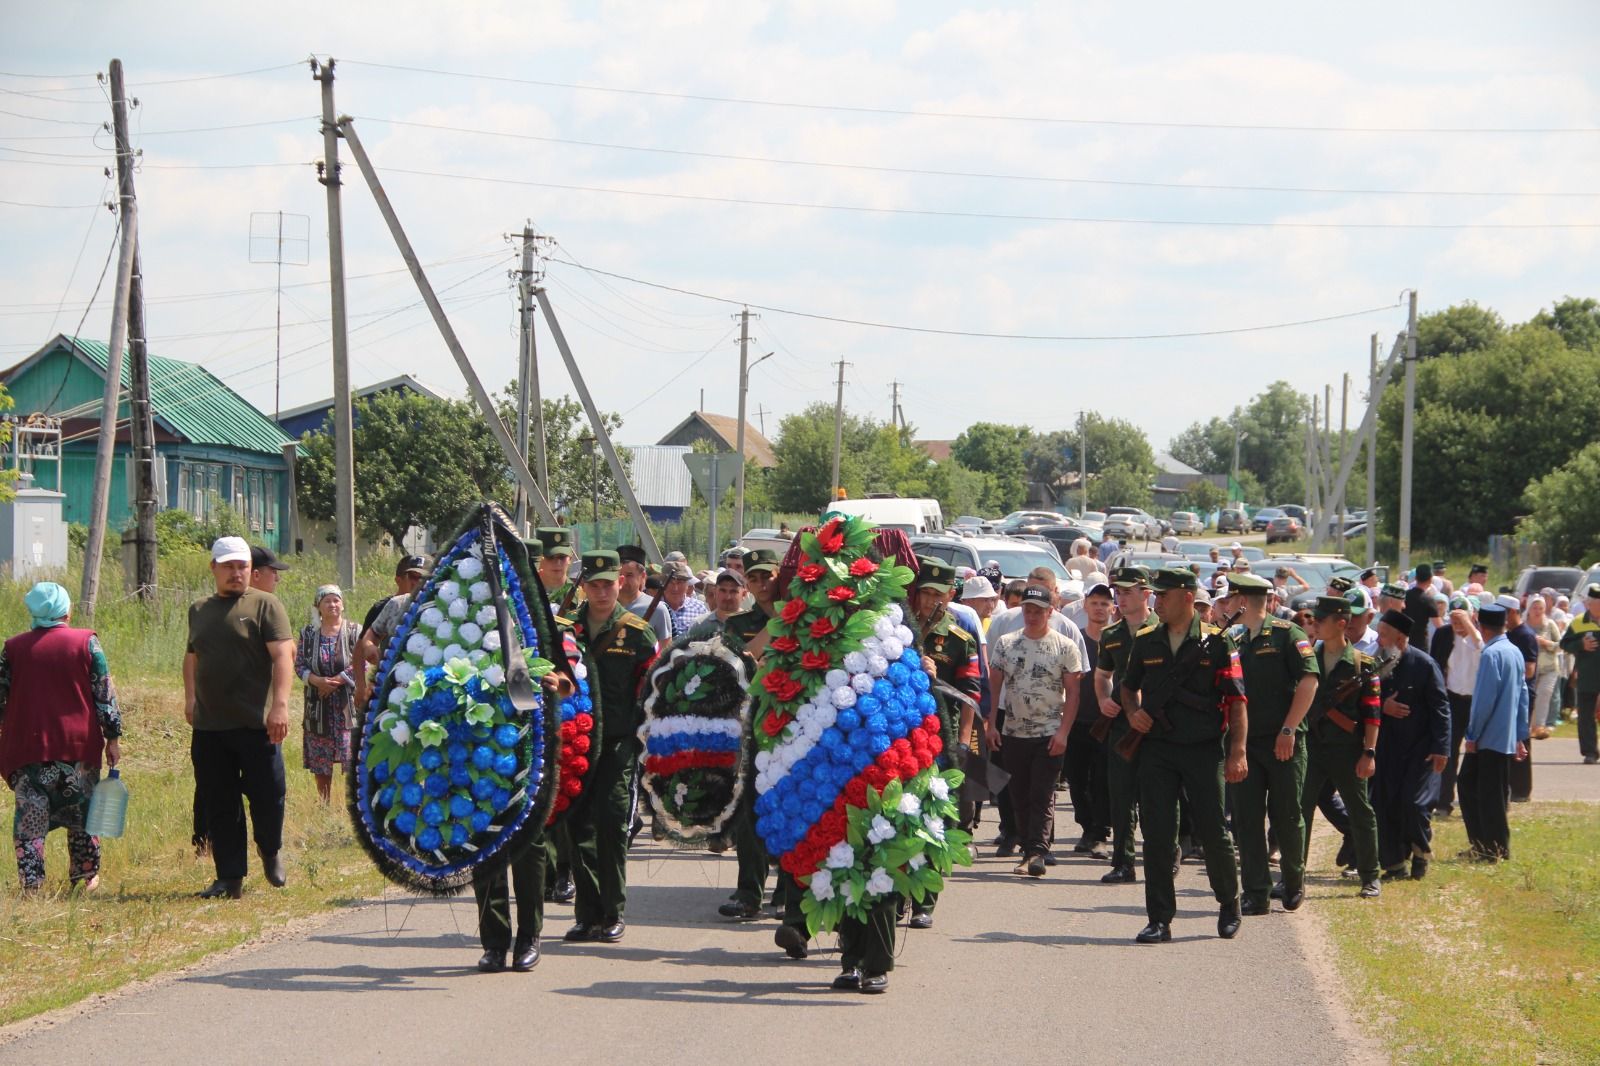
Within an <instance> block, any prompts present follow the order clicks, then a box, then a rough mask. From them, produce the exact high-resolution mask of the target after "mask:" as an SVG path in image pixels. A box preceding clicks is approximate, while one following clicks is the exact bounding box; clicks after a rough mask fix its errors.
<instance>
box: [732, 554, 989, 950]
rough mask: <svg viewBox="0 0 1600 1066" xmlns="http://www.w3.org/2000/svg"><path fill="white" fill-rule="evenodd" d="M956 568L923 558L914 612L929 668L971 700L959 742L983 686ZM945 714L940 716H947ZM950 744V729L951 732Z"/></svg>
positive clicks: (921, 907)
mask: <svg viewBox="0 0 1600 1066" xmlns="http://www.w3.org/2000/svg"><path fill="white" fill-rule="evenodd" d="M745 563H746V565H745V572H746V573H749V570H750V567H749V558H748V556H747V557H746V559H745ZM955 579H956V571H955V567H953V566H951V565H950V564H949V563H947V562H945V561H944V560H942V559H934V558H931V557H929V556H918V557H917V580H916V582H915V583H914V584H913V585H912V586H911V611H912V614H913V615H914V616H915V617H916V620H917V634H918V637H917V639H918V642H919V643H920V645H921V651H922V664H923V668H924V669H926V670H927V671H928V673H930V674H932V675H933V677H934V679H935V680H936V681H942V682H944V683H945V684H946V685H948V686H950V687H951V688H953V689H955V690H956V691H957V692H959V693H961V694H962V695H963V696H966V697H967V699H966V700H963V701H962V702H961V706H960V710H959V712H958V713H957V716H956V717H957V721H958V724H957V726H956V730H955V736H957V737H970V736H971V735H972V722H973V718H974V717H975V715H976V709H977V703H978V692H979V688H980V685H979V681H978V638H977V637H976V636H975V635H973V634H971V633H969V632H967V631H966V630H965V629H963V628H962V627H961V626H959V625H957V624H956V620H955V617H954V616H953V615H951V614H950V612H949V611H947V610H945V608H946V607H947V606H949V603H950V597H951V596H952V595H953V594H954V590H955ZM944 714H945V712H944V711H943V710H941V711H940V716H941V717H944ZM945 733H946V737H947V739H948V737H949V735H950V730H949V729H948V728H946V729H945ZM938 902H939V897H938V894H937V893H929V894H928V895H926V896H924V897H923V898H922V901H921V902H920V903H913V904H912V906H911V928H913V929H931V928H933V909H934V906H935V905H936V904H937V903H938Z"/></svg>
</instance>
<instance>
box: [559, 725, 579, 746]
mask: <svg viewBox="0 0 1600 1066" xmlns="http://www.w3.org/2000/svg"><path fill="white" fill-rule="evenodd" d="M577 735H578V727H577V726H576V725H574V724H573V723H571V722H562V723H561V740H562V742H563V743H567V742H569V741H571V740H572V739H573V738H574V737H576V736H577Z"/></svg>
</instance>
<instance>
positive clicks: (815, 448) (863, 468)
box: [767, 403, 878, 513]
mask: <svg viewBox="0 0 1600 1066" xmlns="http://www.w3.org/2000/svg"><path fill="white" fill-rule="evenodd" d="M877 432H878V424H877V423H875V422H873V421H872V420H871V419H869V418H861V417H859V416H857V415H853V414H851V413H850V412H848V411H846V412H845V413H844V448H843V449H842V451H841V454H840V457H839V480H840V482H842V487H843V488H844V490H845V492H846V494H848V495H850V496H859V495H860V494H861V493H862V492H863V491H864V490H865V484H866V481H867V475H868V472H869V469H870V468H871V464H870V462H869V460H868V458H867V457H868V456H869V455H870V453H871V452H872V450H873V447H874V444H875V441H876V438H877ZM772 452H773V455H774V456H776V458H777V465H776V466H774V467H773V468H772V470H771V471H770V472H769V473H768V476H767V492H768V496H769V498H770V499H771V501H772V506H773V507H774V508H776V509H777V510H779V511H789V512H813V513H820V512H821V510H822V508H823V507H824V506H825V505H826V504H827V503H828V501H829V499H830V498H831V497H832V491H831V486H830V485H829V484H828V479H829V477H831V476H832V473H833V405H832V404H828V403H814V404H811V405H810V406H809V407H807V408H806V409H805V410H803V411H800V412H798V413H796V414H792V415H787V416H785V417H784V419H783V421H782V422H780V423H779V424H778V437H777V439H776V440H775V441H773V444H772Z"/></svg>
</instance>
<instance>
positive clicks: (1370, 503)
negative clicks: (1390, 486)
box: [1362, 333, 1378, 566]
mask: <svg viewBox="0 0 1600 1066" xmlns="http://www.w3.org/2000/svg"><path fill="white" fill-rule="evenodd" d="M1368 367H1369V369H1368V371H1367V380H1368V381H1369V382H1370V384H1369V385H1368V386H1367V389H1368V392H1367V402H1368V403H1371V402H1373V400H1374V399H1375V398H1376V397H1377V395H1378V335H1377V334H1376V333H1374V334H1373V335H1372V355H1371V359H1370V361H1369V363H1368ZM1366 448H1367V523H1366V525H1367V553H1366V555H1364V556H1362V561H1363V562H1365V563H1366V564H1367V565H1368V566H1371V565H1373V564H1374V563H1376V562H1377V561H1378V560H1377V559H1375V558H1374V556H1375V555H1376V554H1377V551H1378V548H1377V522H1378V434H1377V431H1376V430H1374V431H1373V432H1372V433H1371V434H1369V435H1367V437H1366Z"/></svg>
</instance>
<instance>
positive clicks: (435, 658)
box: [422, 644, 444, 666]
mask: <svg viewBox="0 0 1600 1066" xmlns="http://www.w3.org/2000/svg"><path fill="white" fill-rule="evenodd" d="M442 662H444V652H442V651H440V650H439V649H438V648H437V647H435V646H434V645H432V644H429V645H428V647H427V650H426V651H424V652H423V653H422V665H423V666H438V665H439V664H440V663H442Z"/></svg>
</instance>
